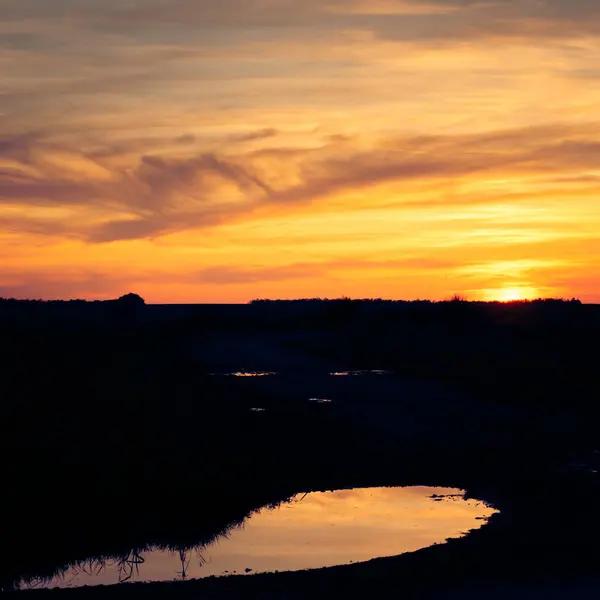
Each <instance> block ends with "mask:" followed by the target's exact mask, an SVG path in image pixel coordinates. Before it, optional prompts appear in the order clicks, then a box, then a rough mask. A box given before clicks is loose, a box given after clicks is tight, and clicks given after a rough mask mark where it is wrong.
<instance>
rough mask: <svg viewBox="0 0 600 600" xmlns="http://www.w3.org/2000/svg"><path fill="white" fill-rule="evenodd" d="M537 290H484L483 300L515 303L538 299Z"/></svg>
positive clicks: (520, 288) (523, 288) (517, 288)
mask: <svg viewBox="0 0 600 600" xmlns="http://www.w3.org/2000/svg"><path fill="white" fill-rule="evenodd" d="M538 297H539V294H538V293H537V290H536V289H535V288H532V287H505V288H498V289H494V290H485V299H486V300H488V301H492V302H494V301H495V302H517V301H519V300H533V299H535V298H538Z"/></svg>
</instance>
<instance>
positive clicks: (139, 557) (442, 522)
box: [24, 487, 496, 587]
mask: <svg viewBox="0 0 600 600" xmlns="http://www.w3.org/2000/svg"><path fill="white" fill-rule="evenodd" d="M495 512H496V511H495V509H493V508H491V507H490V506H488V505H486V504H485V503H483V502H480V501H477V500H465V498H464V495H463V493H462V492H461V491H460V490H456V489H446V488H432V487H404V488H360V489H351V490H337V491H333V492H313V493H308V494H298V495H297V496H295V497H294V498H292V500H291V501H290V502H287V503H284V504H281V505H279V506H278V507H276V508H264V509H262V510H260V511H258V512H256V513H255V514H253V515H252V516H251V517H249V518H248V519H246V520H245V521H244V523H243V524H242V525H241V526H238V527H236V528H234V529H232V530H231V531H230V532H229V533H228V534H227V535H226V536H222V537H221V538H219V539H218V540H217V541H216V542H214V543H212V544H210V545H208V546H205V547H198V548H197V549H193V550H189V551H181V552H179V551H167V550H159V549H149V550H148V551H144V552H142V551H140V552H132V553H130V554H129V555H128V556H127V557H121V559H120V560H112V561H93V560H92V561H88V563H86V564H83V563H82V564H80V565H78V566H76V567H73V566H72V567H70V568H69V569H68V570H67V571H66V572H65V574H64V575H63V576H62V577H55V578H54V579H52V580H51V581H50V582H42V583H41V584H40V582H38V586H39V587H76V586H82V585H97V584H112V583H119V581H123V580H124V576H123V572H124V571H123V569H124V566H125V567H128V569H129V570H128V571H127V575H126V577H127V579H128V580H130V581H165V580H173V579H181V578H182V577H184V578H189V579H193V578H198V577H206V576H209V575H227V574H233V573H237V574H240V573H242V574H243V573H260V572H269V571H295V570H300V569H314V568H319V567H327V566H333V565H344V564H349V563H352V562H361V561H367V560H370V559H372V558H378V557H384V556H395V555H398V554H402V553H404V552H411V551H414V550H418V549H420V548H425V547H427V546H430V545H433V544H436V543H440V542H444V541H445V540H446V539H447V538H450V537H460V536H462V535H464V534H465V533H466V532H468V531H470V530H472V529H477V528H479V527H481V526H482V525H483V524H484V523H485V521H486V520H487V518H488V517H490V516H491V515H492V514H493V513H495ZM132 561H133V562H132ZM24 587H27V586H24Z"/></svg>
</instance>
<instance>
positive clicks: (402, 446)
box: [0, 301, 600, 598]
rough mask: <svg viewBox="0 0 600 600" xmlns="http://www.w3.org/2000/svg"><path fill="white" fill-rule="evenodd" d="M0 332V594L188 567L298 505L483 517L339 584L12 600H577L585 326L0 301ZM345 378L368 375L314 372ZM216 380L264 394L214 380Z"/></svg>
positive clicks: (135, 587) (598, 324)
mask: <svg viewBox="0 0 600 600" xmlns="http://www.w3.org/2000/svg"><path fill="white" fill-rule="evenodd" d="M0 327H1V330H2V339H3V344H2V352H3V355H2V365H3V371H2V377H3V381H4V390H5V393H4V395H5V398H4V400H3V402H2V408H1V411H2V414H1V416H0V423H1V425H0V426H1V427H2V431H1V440H2V450H3V452H2V457H3V458H2V481H3V486H2V500H3V502H2V506H3V509H2V513H1V515H0V524H1V525H0V527H1V528H0V531H1V532H2V535H1V536H0V544H1V545H2V548H1V551H2V555H3V556H4V560H3V561H2V563H1V564H0V580H1V581H2V587H3V589H4V590H5V591H9V590H11V589H13V588H14V587H15V584H16V583H17V582H18V581H19V580H20V579H21V578H23V577H29V576H31V577H33V576H38V577H39V576H42V577H43V576H50V575H52V574H53V573H55V572H56V571H57V569H60V568H61V567H62V566H64V565H66V564H69V563H71V562H73V561H78V560H85V559H88V558H90V557H93V556H99V555H102V556H106V557H118V556H124V555H127V554H129V553H130V552H131V551H132V550H139V549H142V548H144V547H145V546H147V545H148V544H158V545H163V546H165V547H167V546H168V547H173V548H176V549H187V548H191V547H193V546H195V545H197V544H198V543H202V542H205V541H208V540H210V539H212V537H214V536H215V535H217V534H218V533H219V532H221V531H223V530H224V529H226V528H227V527H228V526H229V525H230V524H232V523H235V522H237V521H239V520H241V519H243V518H244V516H246V515H247V514H248V513H249V512H250V511H252V510H254V509H256V508H258V507H260V506H263V505H265V504H270V503H277V502H279V501H282V500H285V499H286V498H287V497H289V496H291V495H293V494H296V493H298V492H302V491H309V490H321V489H334V488H344V487H354V486H357V487H362V486H368V485H373V486H380V485H410V484H420V485H432V486H449V487H459V488H463V489H466V490H467V492H468V493H469V494H471V495H472V496H474V497H477V498H481V499H484V500H487V501H489V502H491V503H492V504H493V505H494V506H496V507H497V508H499V509H500V511H501V513H500V514H499V515H497V516H496V517H494V518H493V519H492V522H491V523H490V524H489V525H487V526H486V527H484V528H482V529H481V530H479V531H477V532H475V533H473V534H471V535H470V536H467V537H466V538H462V539H460V540H456V541H452V542H450V543H448V544H445V545H442V546H434V547H431V548H428V549H425V550H422V551H419V552H416V553H413V554H407V555H403V556H400V557H395V558H388V559H378V560H375V561H371V562H369V563H363V564H359V565H351V566H346V567H337V568H332V569H325V570H318V571H310V572H298V573H281V574H275V575H256V576H250V577H230V578H225V579H207V580H199V581H191V582H190V581H188V582H179V583H163V584H131V585H123V586H118V587H112V588H87V589H78V590H61V591H50V592H47V591H42V590H34V591H32V592H24V591H19V592H16V593H17V594H19V595H22V594H25V595H31V594H33V595H34V596H35V595H40V596H44V595H45V594H52V595H54V596H59V597H60V596H62V595H64V596H69V597H75V596H77V597H79V596H82V597H83V596H89V597H91V596H111V597H115V596H119V595H123V596H137V595H140V596H143V597H145V598H146V597H155V596H156V597H158V596H161V597H165V598H166V597H168V598H171V597H178V596H182V597H183V596H199V597H200V596H201V597H241V596H243V597H257V598H258V597H260V598H265V597H269V598H270V597H273V598H279V597H281V598H289V597H301V596H306V594H307V593H312V594H313V595H315V591H314V590H315V589H318V590H319V595H323V596H325V595H327V596H329V597H338V596H339V597H364V596H365V594H368V593H373V592H374V591H375V592H376V593H380V594H381V595H387V594H392V593H393V594H394V595H398V594H400V593H401V594H402V596H403V597H429V596H431V597H438V596H439V594H440V593H442V594H443V595H444V597H454V595H456V596H457V597H458V595H461V596H462V597H471V595H472V596H473V597H496V596H493V594H494V593H498V594H501V593H502V592H501V591H502V590H507V591H506V593H505V594H504V597H505V596H506V594H508V593H510V594H512V595H515V594H517V593H522V594H523V595H522V596H517V597H538V596H535V594H542V595H541V596H539V597H551V596H544V595H543V594H544V589H546V588H547V586H551V587H553V588H555V589H558V590H561V589H563V590H565V595H564V597H569V598H570V597H573V598H580V597H581V598H583V597H586V598H587V597H590V598H591V597H597V596H598V590H599V589H600V588H599V587H598V579H597V577H598V576H599V575H600V567H599V562H598V558H599V556H598V555H599V553H598V550H597V547H596V544H597V539H598V535H599V534H600V517H599V516H598V514H597V506H598V482H599V478H598V474H597V470H598V469H599V468H600V454H599V453H598V450H600V442H599V439H598V437H599V434H598V416H599V413H600V405H599V402H598V401H599V399H600V398H599V390H600V369H598V340H599V339H600V336H599V334H600V307H597V306H591V305H581V304H578V303H574V302H573V303H571V302H568V303H565V302H536V303H514V304H474V303H465V302H448V303H436V304H433V303H382V302H349V301H332V302H317V301H314V302H292V303H256V304H252V305H248V306H208V305H207V306H201V305H199V306H129V305H124V306H123V305H119V303H97V304H85V303H82V304H77V303H64V304H36V303H33V304H21V303H18V304H11V303H5V304H3V305H1V306H0ZM352 369H358V370H373V369H374V370H387V371H389V372H390V373H389V374H386V375H377V374H368V373H367V374H363V375H356V376H348V377H346V376H334V377H332V376H331V375H330V373H332V372H341V371H346V370H352ZM239 370H248V371H251V370H259V371H270V372H275V373H276V374H275V375H272V376H269V377H228V376H222V375H221V376H219V375H214V373H229V372H234V371H239ZM311 397H321V398H331V399H332V400H333V401H332V403H331V404H317V403H311V402H308V398H311ZM256 407H261V408H265V409H266V410H265V411H264V412H260V413H257V412H253V411H251V410H250V409H251V408H256ZM432 574H435V576H432ZM527 590H529V592H531V593H530V595H527V593H529V592H527ZM531 594H534V595H531ZM586 594H592V595H589V596H588V595H586ZM498 597H503V596H501V595H499V596H498ZM557 597H563V596H557Z"/></svg>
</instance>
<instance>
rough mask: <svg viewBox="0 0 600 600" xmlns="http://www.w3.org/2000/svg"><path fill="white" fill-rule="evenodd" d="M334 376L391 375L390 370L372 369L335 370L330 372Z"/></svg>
mask: <svg viewBox="0 0 600 600" xmlns="http://www.w3.org/2000/svg"><path fill="white" fill-rule="evenodd" d="M329 374H330V375H331V376H333V377H352V376H356V375H389V374H390V371H382V370H380V369H371V370H367V371H365V370H363V371H334V372H333V373H329Z"/></svg>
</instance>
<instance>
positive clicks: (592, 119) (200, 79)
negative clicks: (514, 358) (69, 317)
mask: <svg viewBox="0 0 600 600" xmlns="http://www.w3.org/2000/svg"><path fill="white" fill-rule="evenodd" d="M0 9H1V11H2V15H3V18H2V21H1V22H0V74H1V77H0V224H1V227H0V261H1V265H2V269H1V270H0V295H2V296H11V297H44V298H73V297H85V298H108V297H114V296H116V295H120V294H122V293H125V292H128V291H134V292H137V293H139V294H141V295H142V296H144V297H145V298H146V300H147V301H149V302H240V301H247V300H250V299H252V298H256V297H280V298H289V297H306V296H310V297H312V296H329V297H334V296H341V295H348V296H353V297H372V296H382V297H387V298H406V299H411V298H425V297H427V298H432V299H441V298H447V297H449V296H451V295H453V294H455V293H460V294H463V295H465V296H467V297H469V298H472V299H480V298H481V299H508V298H513V297H514V298H516V297H530V296H568V297H572V296H576V297H579V298H581V299H582V300H584V301H588V302H593V301H596V302H600V291H599V289H598V286H597V283H598V279H599V277H598V273H600V233H599V232H600V202H599V198H600V163H599V158H598V157H600V117H598V106H600V69H599V68H598V65H599V64H600V37H599V35H598V34H600V3H598V2H597V0H569V2H566V1H563V0H472V1H471V0H463V1H459V0H430V1H427V0H303V2H298V1H297V0H219V2H215V1H214V0H138V1H136V2H133V1H126V0H85V1H83V0H52V2H49V1H48V0H0Z"/></svg>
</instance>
